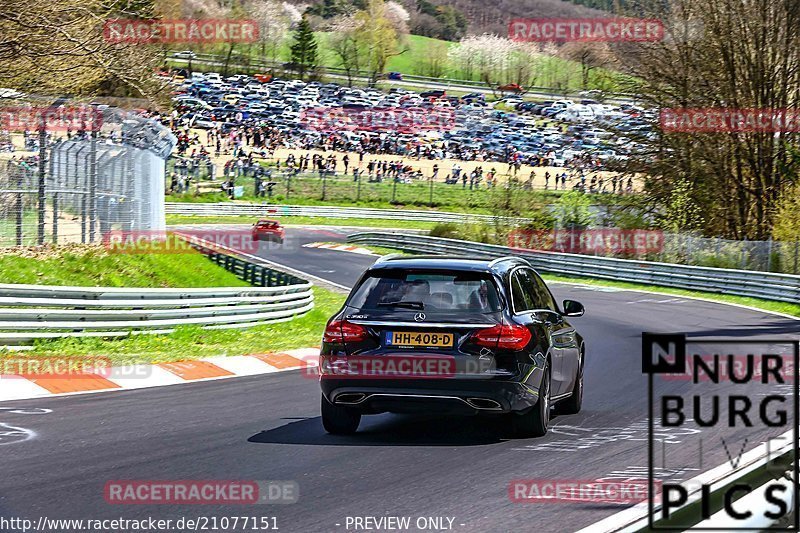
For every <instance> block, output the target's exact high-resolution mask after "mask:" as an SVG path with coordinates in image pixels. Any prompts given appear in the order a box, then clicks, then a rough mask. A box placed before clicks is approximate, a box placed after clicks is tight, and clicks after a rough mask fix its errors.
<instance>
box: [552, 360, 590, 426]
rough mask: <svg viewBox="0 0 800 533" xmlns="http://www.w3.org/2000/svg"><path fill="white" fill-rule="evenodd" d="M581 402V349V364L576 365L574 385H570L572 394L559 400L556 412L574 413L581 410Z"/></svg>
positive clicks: (563, 413)
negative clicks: (576, 373) (576, 371)
mask: <svg viewBox="0 0 800 533" xmlns="http://www.w3.org/2000/svg"><path fill="white" fill-rule="evenodd" d="M582 404H583V350H581V364H580V365H579V366H578V376H577V377H576V379H575V386H574V387H572V395H571V396H570V397H569V398H567V399H566V400H564V401H563V402H560V403H559V404H558V405H557V406H556V411H557V412H558V414H562V415H576V414H578V413H580V412H581V405H582Z"/></svg>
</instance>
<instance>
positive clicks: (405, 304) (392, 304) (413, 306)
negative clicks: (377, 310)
mask: <svg viewBox="0 0 800 533" xmlns="http://www.w3.org/2000/svg"><path fill="white" fill-rule="evenodd" d="M378 307H407V308H409V309H425V304H424V303H422V302H380V303H379V304H378Z"/></svg>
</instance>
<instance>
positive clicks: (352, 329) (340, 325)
mask: <svg viewBox="0 0 800 533" xmlns="http://www.w3.org/2000/svg"><path fill="white" fill-rule="evenodd" d="M366 338H367V329H366V328H365V327H363V326H359V325H358V324H353V323H352V322H348V321H347V320H334V321H333V322H331V323H330V324H328V327H326V328H325V333H324V334H323V335H322V342H337V343H343V342H358V341H363V340H364V339H366Z"/></svg>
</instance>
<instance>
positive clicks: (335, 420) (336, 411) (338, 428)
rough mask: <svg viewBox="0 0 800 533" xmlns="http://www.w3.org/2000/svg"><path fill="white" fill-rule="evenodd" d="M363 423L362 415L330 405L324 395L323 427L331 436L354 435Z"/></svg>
mask: <svg viewBox="0 0 800 533" xmlns="http://www.w3.org/2000/svg"><path fill="white" fill-rule="evenodd" d="M360 423H361V413H359V412H357V411H354V410H353V409H351V408H348V407H342V406H341V405H334V404H332V403H330V402H329V401H328V400H327V399H326V398H325V395H322V426H323V427H324V428H325V431H327V432H328V433H330V434H331V435H352V434H353V433H355V432H356V431H357V430H358V425H359V424H360Z"/></svg>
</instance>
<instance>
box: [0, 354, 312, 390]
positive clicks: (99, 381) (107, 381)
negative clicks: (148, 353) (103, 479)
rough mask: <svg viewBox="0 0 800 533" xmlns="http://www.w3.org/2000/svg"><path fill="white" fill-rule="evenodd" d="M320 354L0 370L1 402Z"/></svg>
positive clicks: (162, 382)
mask: <svg viewBox="0 0 800 533" xmlns="http://www.w3.org/2000/svg"><path fill="white" fill-rule="evenodd" d="M318 357H319V348H300V349H297V350H286V351H285V352H277V353H264V354H252V355H236V356H230V357H209V358H205V359H194V360H188V361H176V362H172V363H159V364H154V365H148V364H140V365H127V366H119V367H111V368H110V369H109V370H108V371H105V372H102V374H100V373H98V374H81V375H79V376H75V375H63V376H59V375H48V376H25V375H1V374H0V402H2V401H9V400H25V399H31V398H44V397H49V396H62V395H68V394H86V393H92V392H108V391H115V390H128V389H143V388H147V387H163V386H166V385H178V384H181V383H193V382H198V381H211V380H218V379H229V378H235V377H243V376H255V375H259V374H270V373H273V372H284V371H288V370H297V369H299V368H308V367H316V366H317V364H318Z"/></svg>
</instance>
